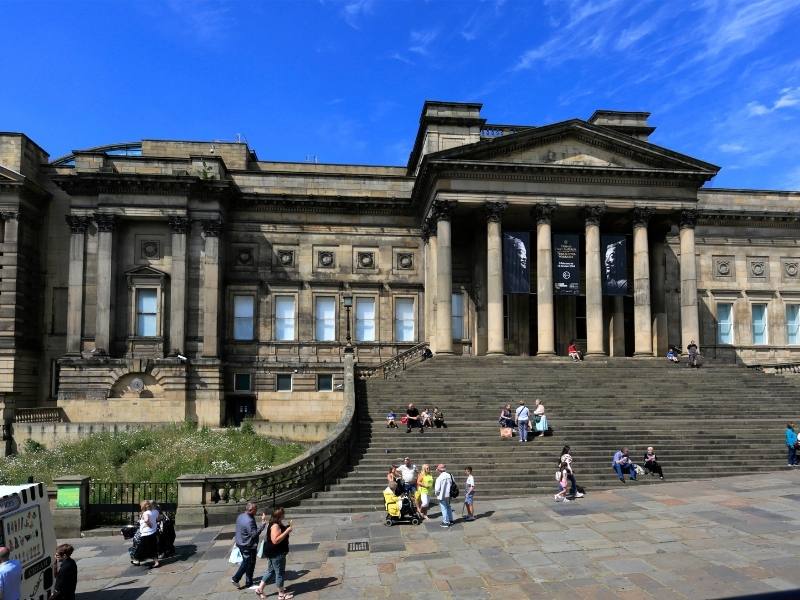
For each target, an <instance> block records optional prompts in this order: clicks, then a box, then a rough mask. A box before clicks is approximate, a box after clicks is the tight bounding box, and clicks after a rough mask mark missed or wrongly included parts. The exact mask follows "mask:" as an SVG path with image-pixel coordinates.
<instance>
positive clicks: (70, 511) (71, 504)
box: [53, 475, 91, 539]
mask: <svg viewBox="0 0 800 600" xmlns="http://www.w3.org/2000/svg"><path fill="white" fill-rule="evenodd" d="M90 481H91V478H89V477H86V476H85V475H63V476H61V477H57V478H55V479H54V480H53V483H54V484H55V486H56V488H57V490H58V491H57V492H56V494H57V495H56V510H55V511H54V512H53V529H55V531H56V537H57V538H59V539H63V538H78V537H80V536H81V531H83V530H84V529H86V524H87V523H86V516H87V514H88V512H89V482H90Z"/></svg>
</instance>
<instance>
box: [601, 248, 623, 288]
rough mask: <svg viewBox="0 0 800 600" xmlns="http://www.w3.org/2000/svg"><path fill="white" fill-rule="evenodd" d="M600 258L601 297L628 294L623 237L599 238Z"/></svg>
mask: <svg viewBox="0 0 800 600" xmlns="http://www.w3.org/2000/svg"><path fill="white" fill-rule="evenodd" d="M600 257H601V258H602V259H603V295H605V296H626V295H627V294H628V257H627V246H626V243H625V236H624V235H604V236H602V237H601V238H600Z"/></svg>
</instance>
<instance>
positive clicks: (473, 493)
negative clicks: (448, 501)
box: [464, 492, 475, 505]
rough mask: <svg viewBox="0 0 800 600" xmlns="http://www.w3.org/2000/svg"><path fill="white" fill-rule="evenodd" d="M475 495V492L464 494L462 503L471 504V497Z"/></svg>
mask: <svg viewBox="0 0 800 600" xmlns="http://www.w3.org/2000/svg"><path fill="white" fill-rule="evenodd" d="M474 497H475V492H470V493H468V494H467V495H466V496H464V504H468V505H471V504H472V499H473V498H474Z"/></svg>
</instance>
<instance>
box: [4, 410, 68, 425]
mask: <svg viewBox="0 0 800 600" xmlns="http://www.w3.org/2000/svg"><path fill="white" fill-rule="evenodd" d="M14 420H15V421H16V422H17V423H63V422H64V411H63V410H61V409H60V408H18V409H17V410H16V412H15V416H14Z"/></svg>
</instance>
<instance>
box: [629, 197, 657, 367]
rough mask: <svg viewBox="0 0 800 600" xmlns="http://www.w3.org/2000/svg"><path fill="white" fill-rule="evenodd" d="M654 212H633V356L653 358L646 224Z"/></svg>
mask: <svg viewBox="0 0 800 600" xmlns="http://www.w3.org/2000/svg"><path fill="white" fill-rule="evenodd" d="M652 214H653V209H651V208H634V209H633V333H634V343H633V353H634V355H635V356H652V355H653V323H652V321H651V319H650V250H649V248H648V242H647V224H648V222H649V221H650V217H651V216H652Z"/></svg>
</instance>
